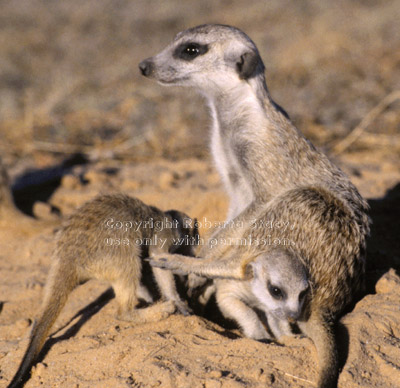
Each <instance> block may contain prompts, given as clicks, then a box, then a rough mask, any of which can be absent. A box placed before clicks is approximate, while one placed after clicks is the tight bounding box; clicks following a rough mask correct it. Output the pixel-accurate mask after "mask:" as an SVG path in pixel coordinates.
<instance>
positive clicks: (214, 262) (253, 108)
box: [139, 24, 369, 387]
mask: <svg viewBox="0 0 400 388" xmlns="http://www.w3.org/2000/svg"><path fill="white" fill-rule="evenodd" d="M139 68H140V71H141V72H142V74H143V75H144V76H146V77H148V78H153V79H155V80H157V81H158V82H159V83H161V84H162V85H180V86H187V87H191V88H193V89H195V90H197V91H199V92H200V93H201V94H202V95H204V96H205V97H206V98H207V101H208V105H209V107H210V111H211V114H212V117H213V126H212V136H211V151H212V155H213V159H214V163H215V165H216V168H217V170H218V172H219V174H220V175H221V178H222V181H223V183H224V185H225V188H226V190H227V192H228V194H229V197H230V205H229V210H228V217H227V219H228V221H232V224H234V225H238V224H240V223H244V224H249V223H251V222H252V220H255V219H256V220H257V219H258V220H260V219H263V218H264V217H267V218H268V217H269V216H270V214H275V217H277V218H275V221H282V220H285V218H284V216H285V214H286V213H285V209H284V208H285V206H288V209H289V208H290V209H291V211H292V213H291V214H290V219H289V221H290V222H291V225H297V228H296V230H300V231H306V232H304V233H301V232H299V233H298V234H295V235H294V236H293V241H294V243H295V247H294V248H293V249H294V256H295V257H297V258H298V259H299V260H301V262H303V263H304V265H305V268H306V269H307V271H308V272H309V276H310V281H311V282H312V283H313V284H314V286H313V288H312V289H313V290H315V295H314V294H313V295H312V298H311V302H310V303H309V304H307V305H308V306H312V307H313V308H312V309H311V310H310V315H309V318H308V319H307V320H306V322H307V325H306V326H304V327H303V328H301V329H302V330H303V331H304V332H305V334H307V335H309V336H310V337H311V338H313V339H314V342H315V344H316V347H317V349H318V352H319V354H320V355H321V361H320V369H321V371H320V376H319V382H318V386H319V387H333V386H335V384H336V380H337V375H338V366H337V365H338V364H337V359H336V350H335V346H334V340H333V335H332V333H333V331H332V327H331V324H330V323H328V321H330V319H328V318H326V316H330V315H331V314H333V315H337V314H339V313H340V311H342V309H343V308H344V306H345V305H346V304H348V303H349V301H350V300H351V299H352V297H353V296H354V294H355V293H357V292H358V291H359V290H360V289H361V287H362V286H361V285H362V284H363V278H364V273H365V249H366V236H367V235H368V233H369V218H368V216H367V214H366V212H367V210H368V204H367V202H366V201H365V200H364V199H363V198H362V197H361V195H360V194H359V193H358V191H357V189H356V187H355V186H354V185H353V184H352V183H351V182H350V180H349V179H348V177H347V176H346V175H345V174H344V173H343V172H342V171H341V170H340V169H339V168H338V167H337V166H335V165H334V164H333V163H332V162H331V161H330V160H329V159H328V158H327V157H326V156H325V155H324V154H323V153H321V152H319V151H318V150H317V149H315V147H314V146H313V145H312V144H311V143H310V142H309V141H308V140H307V139H306V138H305V137H304V136H303V134H302V133H301V132H300V131H299V130H298V129H297V128H296V127H295V126H294V125H293V123H292V122H291V121H290V119H289V117H288V115H287V113H286V112H285V111H284V110H283V109H282V108H281V107H279V106H278V105H277V104H276V103H275V102H274V101H273V100H272V98H271V96H270V94H269V91H268V88H267V85H266V82H265V75H264V64H263V61H262V59H261V57H260V54H259V52H258V50H257V47H256V46H255V44H254V42H253V41H252V40H251V39H250V38H249V37H248V36H247V35H246V34H245V33H243V32H242V31H240V30H239V29H237V28H235V27H231V26H226V25H219V24H206V25H201V26H197V27H193V28H189V29H187V30H185V31H182V32H180V33H178V34H177V35H176V37H175V38H174V40H173V42H172V43H171V44H169V45H168V46H167V47H166V48H165V49H164V50H162V51H161V52H160V53H158V54H157V55H155V56H153V57H151V58H147V59H145V60H143V61H142V62H141V63H140V64H139ZM289 201H293V205H295V207H293V206H292V205H291V204H290V203H289ZM274 207H276V208H277V209H281V212H280V213H279V212H278V213H275V211H276V209H274ZM314 207H316V208H314ZM322 209H325V211H326V213H323V212H322ZM328 215H329V216H328ZM318 220H323V221H324V223H322V224H321V222H319V221H318ZM317 221H318V222H317ZM313 222H314V223H315V222H317V224H315V225H314V224H313ZM346 223H349V225H350V226H349V228H350V229H351V233H349V234H348V236H346V233H347V228H348V227H347V226H346ZM228 225H230V223H228ZM316 225H318V226H321V228H322V229H321V230H319V229H318V228H316ZM261 229H262V228H261ZM314 232H315V233H314ZM320 232H321V233H322V232H323V235H322V237H323V238H324V240H323V241H317V240H318V238H320V237H321V234H320ZM240 233H241V232H240V231H239V230H237V229H235V228H230V227H225V228H221V229H220V230H218V231H217V233H216V234H215V235H214V236H213V239H212V240H215V239H221V240H222V239H226V238H228V237H229V238H231V237H232V236H236V235H238V234H239V235H240ZM264 233H266V231H265V230H264ZM340 235H343V236H344V237H343V239H342V238H341V237H338V236H340ZM340 244H345V245H344V246H343V247H340ZM221 245H225V246H222V247H221V248H218V252H219V253H218V254H216V250H215V249H211V248H212V247H211V246H210V245H208V246H207V245H206V246H204V247H203V249H201V250H200V253H199V256H200V257H205V260H206V261H207V263H206V264H205V263H203V264H202V263H201V261H200V262H196V261H193V260H190V259H188V260H189V261H188V262H185V260H184V259H183V258H182V262H181V263H180V264H183V263H187V267H186V268H185V271H184V272H185V273H191V274H192V275H191V276H192V279H195V281H193V282H192V283H193V284H196V283H197V284H200V283H201V281H198V280H199V279H198V277H193V275H194V274H201V273H202V274H203V276H208V277H213V276H214V275H215V272H213V271H216V270H218V271H217V272H218V273H219V275H218V277H220V278H231V279H238V280H236V281H235V280H231V281H229V283H226V281H223V280H217V281H215V284H214V286H215V288H216V297H217V300H219V305H220V307H221V306H226V308H224V307H221V309H222V310H224V311H225V312H224V314H225V315H227V316H230V317H232V318H233V319H234V320H235V321H237V322H238V323H239V324H240V325H241V326H242V327H243V328H244V326H246V327H247V326H249V325H250V323H247V324H246V323H245V324H244V326H243V322H242V321H246V322H249V320H248V319H246V318H243V317H246V316H252V317H253V318H252V319H253V321H254V322H257V325H258V326H259V327H260V326H261V322H260V320H259V318H258V317H257V316H255V315H252V313H254V311H252V308H251V307H250V306H248V305H247V304H246V303H241V302H242V300H241V295H240V294H239V293H238V292H237V288H238V287H241V284H242V283H241V281H242V280H241V279H243V273H242V272H241V268H242V267H241V265H238V263H243V262H246V260H247V258H248V257H249V254H250V251H251V248H249V247H248V246H246V247H245V248H246V249H245V251H244V252H241V248H240V247H238V248H237V249H236V248H235V249H233V248H232V247H231V246H229V244H221ZM299 247H301V248H299ZM315 247H318V248H319V249H318V250H315ZM267 251H268V250H267ZM310 252H312V254H311V253H310ZM258 253H259V254H261V253H262V252H261V251H260V250H259V251H258ZM235 255H236V256H235ZM265 255H267V256H268V253H265ZM267 256H265V257H266V259H267ZM328 256H329V257H328ZM250 257H252V256H251V255H250ZM253 259H254V257H252V259H251V260H253ZM180 264H179V265H180ZM171 265H172V264H171ZM202 265H204V267H203V272H202V271H200V270H199V268H200V267H201V266H202ZM192 266H193V267H192ZM245 267H246V268H247V267H248V266H247V265H246V266H245ZM171 268H172V267H171ZM196 268H197V269H196ZM255 268H257V267H255ZM238 271H239V272H238ZM233 274H234V275H235V276H233ZM214 277H215V276H214ZM249 290H250V292H251V293H252V294H253V296H252V299H258V295H255V294H254V293H255V292H256V290H258V291H257V292H259V288H255V289H252V288H251V287H250V288H249ZM317 290H318V292H317ZM222 295H223V296H222ZM227 298H228V299H230V301H231V302H230V303H231V304H232V305H234V304H238V305H240V308H236V309H234V308H232V309H230V308H229V306H228V303H224V302H223V300H224V299H225V300H227ZM227 310H229V311H227ZM267 315H268V314H267ZM244 332H245V333H247V332H250V333H252V332H253V331H252V330H251V329H249V330H246V329H245V328H244ZM255 333H257V334H256V335H255V337H258V336H259V334H260V332H258V331H257V330H256V331H255ZM250 336H252V334H251V335H250ZM329 352H330V353H329Z"/></svg>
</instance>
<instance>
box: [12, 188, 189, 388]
mask: <svg viewBox="0 0 400 388" xmlns="http://www.w3.org/2000/svg"><path fill="white" fill-rule="evenodd" d="M185 219H189V220H190V218H189V217H188V216H187V215H185V214H183V213H180V212H177V211H169V212H165V213H164V212H162V211H161V210H159V209H157V208H155V207H150V206H147V205H145V204H144V203H143V202H142V201H140V200H139V199H135V198H131V197H128V196H126V195H122V194H120V195H104V196H100V197H97V198H95V199H94V200H92V201H90V202H88V203H86V204H85V205H83V206H82V207H81V208H80V209H78V210H77V211H76V212H75V213H74V214H73V215H72V216H70V217H69V218H68V220H67V221H66V222H65V224H64V225H63V227H62V229H61V230H60V231H59V234H58V237H57V246H56V249H55V253H54V261H53V264H52V267H51V270H50V273H49V278H48V281H47V284H46V289H45V296H44V300H43V307H42V312H41V313H40V314H39V318H38V319H37V320H36V322H35V324H34V326H33V329H32V332H31V336H30V343H29V346H28V349H27V351H26V354H25V356H24V359H23V361H22V363H21V366H20V368H19V370H18V372H17V374H16V376H15V377H14V379H13V381H12V383H11V385H10V387H17V386H19V384H20V383H21V381H22V379H23V378H24V376H25V375H26V373H27V372H28V371H29V368H30V366H31V364H32V362H33V361H34V360H35V358H36V357H37V355H38V354H39V352H40V349H41V348H42V346H43V343H44V341H45V339H46V337H47V335H48V333H49V330H50V329H51V326H52V325H53V323H54V322H55V320H56V318H57V316H58V315H59V313H60V311H61V309H62V308H63V306H64V304H65V302H66V300H67V298H68V295H69V294H70V293H71V292H72V290H73V289H74V288H75V287H76V286H78V285H79V284H81V283H82V282H85V281H87V280H89V279H101V280H106V281H108V282H110V283H111V285H112V287H113V289H114V292H115V297H116V301H117V303H118V318H119V319H122V320H127V321H132V322H134V323H135V324H139V323H146V322H150V321H157V320H160V319H163V318H166V317H167V316H168V315H169V314H171V313H173V312H174V311H175V308H177V309H178V310H179V311H180V312H181V313H183V314H185V315H186V314H189V313H190V309H189V307H188V306H187V305H186V303H185V302H184V301H183V300H181V298H180V296H179V295H178V293H177V290H176V287H175V283H174V277H173V274H172V273H171V272H170V271H165V270H162V269H158V268H155V271H153V272H154V275H155V279H156V282H157V284H158V286H159V288H160V292H161V295H162V296H163V298H164V300H166V301H165V302H160V303H157V304H155V305H153V306H150V307H147V308H141V309H136V308H135V307H136V305H137V304H138V301H139V296H141V297H144V298H145V299H146V301H147V302H152V298H151V296H150V294H148V293H147V294H146V292H144V291H143V286H142V285H141V284H140V277H141V268H142V262H141V259H142V258H143V256H144V255H145V254H146V255H147V254H148V255H153V254H155V253H161V252H165V253H168V252H172V253H173V252H180V251H181V252H184V253H186V254H191V247H190V246H189V244H190V243H191V242H192V240H191V238H192V237H194V236H193V234H194V233H196V231H195V230H189V229H187V228H186V226H185V225H186V224H190V222H186V223H185ZM150 221H151V222H153V223H154V224H153V228H152V227H151V225H150V224H147V226H145V225H143V224H142V226H139V225H138V224H136V225H135V224H134V223H135V222H150ZM119 222H122V223H127V224H126V227H125V226H123V224H122V228H119V226H120V225H121V224H119ZM129 222H131V223H133V225H132V227H130V226H131V225H130V224H128V223H129ZM156 222H158V224H157V225H158V228H159V229H158V230H156V229H154V226H156V224H155V223H156ZM160 226H161V227H162V230H160V229H161V227H160ZM171 226H173V227H171ZM117 227H118V228H117ZM116 228H117V229H116ZM185 236H187V237H188V238H189V239H188V240H187V241H188V243H189V244H188V243H185V244H183V245H182V246H180V245H178V244H176V240H177V239H179V238H183V237H185ZM110 239H113V241H114V243H115V242H116V241H117V240H116V239H119V241H120V242H121V244H120V245H115V244H114V245H109V242H110V241H111V240H110ZM127 239H129V245H127V244H126V245H124V244H123V241H124V242H125V243H127V242H128V240H127ZM137 239H141V241H143V239H151V241H150V240H147V241H148V243H149V244H150V243H151V244H153V243H155V242H156V241H157V244H155V245H148V253H146V250H145V244H141V245H140V241H138V240H137ZM156 239H157V240H156ZM163 242H164V243H163Z"/></svg>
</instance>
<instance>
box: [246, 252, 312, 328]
mask: <svg viewBox="0 0 400 388" xmlns="http://www.w3.org/2000/svg"><path fill="white" fill-rule="evenodd" d="M251 265H252V268H253V275H254V277H253V279H252V281H251V287H252V291H253V293H254V295H255V297H256V298H257V299H258V300H259V302H260V303H261V305H262V306H264V308H265V310H266V311H268V313H271V314H273V315H275V316H276V317H277V318H278V319H284V320H288V321H289V322H292V323H294V322H295V321H297V320H299V319H301V316H302V313H303V310H304V303H305V300H306V298H307V296H308V295H309V292H310V286H309V282H308V277H307V273H306V270H305V268H304V266H303V265H302V264H301V263H300V261H299V260H298V259H296V258H294V257H291V256H288V255H287V254H280V253H279V254H273V255H272V256H268V254H264V255H261V256H259V257H258V258H257V259H256V261H255V262H253V263H252V264H251Z"/></svg>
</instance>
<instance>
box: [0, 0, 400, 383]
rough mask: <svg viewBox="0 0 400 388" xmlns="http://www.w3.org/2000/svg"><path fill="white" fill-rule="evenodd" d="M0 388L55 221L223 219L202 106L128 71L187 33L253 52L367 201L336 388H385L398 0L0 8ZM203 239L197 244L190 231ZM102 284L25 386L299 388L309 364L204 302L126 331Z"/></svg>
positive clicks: (61, 322)
mask: <svg viewBox="0 0 400 388" xmlns="http://www.w3.org/2000/svg"><path fill="white" fill-rule="evenodd" d="M0 8H1V10H0V156H1V158H2V160H3V163H4V165H5V166H6V167H7V170H8V173H9V175H10V178H11V188H12V194H13V199H14V202H15V204H16V206H17V208H18V209H19V211H18V212H14V211H10V212H8V211H3V212H2V213H1V214H0V216H1V218H0V387H6V386H7V385H8V383H9V382H10V381H11V379H12V377H13V375H14V373H15V372H16V370H17V367H18V364H19V362H20V361H21V359H22V356H23V354H24V351H25V349H26V346H27V344H28V338H29V333H30V330H31V327H32V322H33V320H34V319H35V316H36V314H37V313H38V311H39V309H40V305H41V298H42V294H43V288H44V284H45V282H46V276H47V273H48V270H49V267H50V263H51V254H52V251H53V248H54V236H55V232H56V230H57V229H58V228H59V226H60V224H61V223H62V220H63V219H64V218H65V217H66V216H68V215H69V214H71V213H72V212H73V211H74V210H75V209H76V208H77V207H79V206H80V205H82V204H83V203H84V202H85V201H87V200H89V199H91V198H94V197H95V196H96V195H98V194H99V193H115V192H124V193H127V194H129V195H132V196H136V197H138V198H140V199H142V200H143V201H145V202H146V203H147V204H150V205H155V206H157V207H159V208H161V209H163V210H167V209H179V210H182V211H184V212H186V213H188V214H189V215H190V216H192V217H197V218H198V219H199V220H202V219H205V218H207V219H209V220H212V221H222V220H224V217H225V215H226V211H227V208H228V198H227V196H226V194H225V192H224V189H223V187H222V184H221V181H220V178H219V175H218V173H217V172H216V170H215V168H214V165H213V163H212V160H211V155H210V153H209V148H208V143H209V126H210V119H209V116H208V112H207V108H206V106H205V104H204V101H203V100H202V98H201V97H200V96H198V95H196V94H195V93H193V92H190V91H188V90H183V89H179V88H164V87H162V86H160V85H158V84H156V83H155V82H151V81H150V80H148V79H145V78H144V77H142V76H141V75H140V74H139V71H138V67H137V65H138V63H139V62H140V61H141V60H142V59H144V58H146V57H149V56H151V55H153V54H155V53H156V52H158V51H159V50H160V49H162V48H163V47H164V46H165V45H166V44H168V43H169V42H170V41H171V40H172V38H173V36H174V35H175V34H176V33H177V32H179V31H181V30H182V29H185V28H187V27H191V26H194V25H198V24H203V23H209V22H216V23H223V24H230V25H234V26H237V27H239V28H241V29H242V30H244V31H245V32H246V33H247V34H248V35H249V36H250V37H251V38H252V39H253V40H254V41H255V43H256V44H257V46H258V48H259V51H260V53H261V56H262V57H263V60H264V62H265V65H266V78H267V84H268V87H269V90H270V92H271V95H272V97H273V98H274V99H275V100H276V101H277V103H279V104H280V105H282V106H283V107H284V108H285V110H287V112H288V113H289V115H290V117H291V119H292V121H293V122H294V123H295V124H296V126H297V127H298V128H299V129H300V130H301V131H302V132H303V133H304V134H305V135H306V136H307V137H308V138H309V139H311V141H312V142H313V143H314V144H315V145H316V146H317V147H318V148H320V149H321V150H323V151H324V152H325V153H326V154H327V155H328V156H329V157H330V158H331V159H332V160H333V161H334V162H335V163H337V164H338V165H339V166H340V167H341V168H342V169H343V170H344V171H345V172H346V173H347V174H348V175H349V176H350V177H351V180H352V181H353V182H354V183H355V185H356V186H357V187H358V189H359V190H360V192H361V194H362V195H363V196H364V197H365V198H367V199H368V202H369V205H370V216H371V218H372V222H373V224H372V229H371V236H370V237H369V239H368V265H367V290H366V293H365V295H363V297H362V298H361V299H359V300H358V301H356V303H355V305H354V306H353V307H352V309H351V311H349V312H347V313H346V314H345V315H344V316H343V317H342V318H341V320H340V322H339V324H338V327H337V333H336V334H337V340H338V347H339V354H340V363H341V372H340V377H339V383H338V386H339V387H340V388H353V387H363V388H365V387H371V388H372V387H382V388H389V387H400V304H399V300H400V276H399V274H400V273H399V271H400V239H399V236H400V226H399V220H400V126H399V124H400V118H399V117H400V116H399V101H398V100H399V93H400V50H399V47H400V34H399V29H398V20H399V19H400V1H398V0H376V1H372V0H357V1H350V0H339V1H336V2H332V1H329V0H321V1H312V0H302V1H289V0H262V1H261V0H256V1H250V2H243V1H239V0H221V1H212V0H204V1H194V0H188V1H185V2H183V1H178V0H167V1H161V0H134V1H129V0H96V1H95V0H89V1H84V2H82V1H78V0H69V1H64V2H57V1H45V0H15V1H12V2H11V1H0ZM200 232H201V233H202V235H203V236H205V237H207V236H208V235H209V234H210V233H211V232H212V231H211V230H209V229H208V228H206V227H203V228H202V229H201V230H200ZM109 287H110V286H109V284H106V283H102V282H98V281H89V282H87V283H85V284H84V285H82V286H80V287H78V288H77V289H76V290H75V291H74V292H73V293H72V294H71V296H70V298H69V300H68V302H67V304H66V306H65V308H64V309H63V311H62V313H61V315H60V317H59V318H58V320H57V321H56V323H55V325H54V327H53V329H52V336H51V338H49V339H48V341H47V342H46V344H45V346H44V349H43V351H42V353H41V354H40V356H39V359H38V360H37V361H38V362H37V363H36V364H35V366H34V367H33V368H32V375H31V378H30V379H29V380H28V381H27V382H26V384H25V387H27V388H33V387H65V388H67V387H68V388H70V387H75V388H78V387H79V388H89V387H90V388H92V387H96V388H101V387H107V388H108V387H171V388H172V387H179V388H181V387H182V388H185V387H188V388H189V387H190V388H192V387H205V388H214V387H215V388H216V387H223V388H225V387H273V388H275V387H276V388H280V387H281V388H287V387H290V388H292V387H293V388H294V387H304V388H308V387H313V386H315V381H316V377H317V362H318V360H317V355H316V351H315V348H314V346H313V344H312V342H311V341H310V340H309V339H307V338H303V337H299V336H296V337H293V338H285V339H284V341H282V344H275V343H270V344H267V343H261V342H257V341H254V340H251V339H248V338H245V337H243V336H242V335H241V333H240V331H239V330H238V329H237V328H236V327H235V326H234V325H233V324H232V322H228V321H226V320H224V319H223V318H222V317H221V316H220V315H219V314H218V310H217V309H216V307H215V306H212V305H211V306H210V307H209V308H208V309H206V310H205V311H204V312H203V314H202V315H200V314H196V315H192V316H188V317H184V316H181V315H177V314H174V315H171V316H170V317H168V318H167V319H165V320H162V321H159V322H155V323H151V324H144V325H133V324H131V323H128V322H122V321H119V320H117V319H116V318H115V314H116V310H117V307H116V303H115V300H114V294H113V292H112V290H111V289H110V288H109Z"/></svg>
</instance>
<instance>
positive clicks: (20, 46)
mask: <svg viewBox="0 0 400 388" xmlns="http://www.w3.org/2000/svg"><path fill="white" fill-rule="evenodd" d="M0 9H1V10H0V155H2V157H3V161H4V162H5V164H6V166H7V167H8V168H9V169H10V171H11V172H12V173H13V172H14V175H15V174H17V172H18V171H23V170H24V168H26V167H27V166H36V167H39V168H41V167H46V166H49V165H53V164H54V163H56V162H59V161H60V160H63V159H65V158H66V157H68V156H70V155H72V154H74V153H76V152H81V153H84V154H90V155H93V154H94V155H95V156H96V157H101V158H119V159H128V160H146V159H148V158H154V157H164V158H170V159H182V158H186V157H187V156H191V157H193V156H196V157H199V158H204V157H208V156H207V154H208V150H207V147H205V145H206V144H207V142H208V135H207V134H208V126H209V118H208V115H207V110H206V108H205V107H204V104H203V103H202V101H201V98H200V97H198V96H197V95H195V94H194V95H191V94H192V93H193V92H189V91H187V90H182V89H178V88H165V87H162V86H159V85H157V84H156V83H155V82H152V81H149V80H148V79H145V78H144V77H142V76H140V74H139V71H138V67H137V65H138V63H139V62H140V61H141V60H142V59H144V58H146V57H148V56H151V55H153V54H155V53H157V52H158V51H159V50H161V49H162V48H163V47H164V46H165V45H166V44H168V43H169V42H170V41H171V40H172V39H173V37H174V35H175V34H176V33H177V32H179V31H180V30H182V29H185V28H188V27H191V26H194V25H198V24H202V23H210V22H216V23H223V24H231V25H234V26H237V27H239V28H241V29H242V30H244V31H245V32H246V33H247V34H248V35H249V36H250V37H251V38H252V39H253V40H254V41H255V43H256V44H257V46H258V48H259V50H260V53H261V55H262V57H263V60H264V62H265V65H266V74H267V83H268V86H269V89H270V91H271V94H272V96H273V98H274V99H275V100H276V101H277V102H278V103H279V104H280V105H282V106H283V107H284V108H285V109H286V110H287V111H288V113H289V115H290V116H291V118H292V120H293V121H294V122H295V124H296V125H297V126H298V127H299V128H300V129H301V130H302V131H303V132H304V133H305V134H306V135H307V136H308V137H310V138H311V139H312V141H313V142H314V143H316V145H317V146H320V147H323V148H324V149H325V150H326V151H327V152H328V153H329V152H332V150H333V149H334V146H335V144H337V142H338V141H339V140H341V139H343V138H344V137H345V136H346V135H348V134H349V133H350V132H351V130H352V129H354V128H355V127H356V126H357V125H359V124H360V122H361V120H362V119H363V118H364V117H365V116H366V115H367V114H368V113H369V112H370V111H371V110H372V109H374V107H376V106H377V105H379V104H380V103H381V102H382V100H384V99H385V97H387V96H388V95H390V94H391V93H392V92H394V91H396V90H398V89H399V88H400V34H399V28H398V21H399V20H400V2H399V1H398V0H380V1H379V0H351V1H350V0H338V1H335V2H332V1H330V0H319V1H313V0H298V1H289V0H258V1H257V0H255V1H247V2H244V1H239V0H220V1H215V0H202V1H193V0H187V1H178V0H168V1H166V0H132V1H129V0H86V1H80V0H68V1H56V0H14V1H7V0H0ZM189 95H190V96H189ZM389 99H390V98H389ZM395 100H396V98H394V99H393V101H392V102H390V101H389V103H388V104H386V105H385V106H384V107H383V108H384V109H381V110H380V112H379V115H376V116H374V117H373V120H371V122H369V123H367V124H368V125H367V126H366V128H365V130H364V132H363V134H362V136H360V138H359V139H358V140H357V141H356V142H354V143H353V144H352V145H351V146H350V147H347V148H346V150H345V152H352V151H355V150H360V149H361V150H364V149H367V150H368V149H370V150H371V151H373V153H371V158H373V157H376V158H378V157H383V158H386V157H389V158H391V159H390V161H391V163H395V162H397V161H398V159H397V155H398V153H399V150H400V128H399V122H400V119H399V115H398V104H396V102H395ZM380 151H382V152H380ZM343 152H344V151H343Z"/></svg>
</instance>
